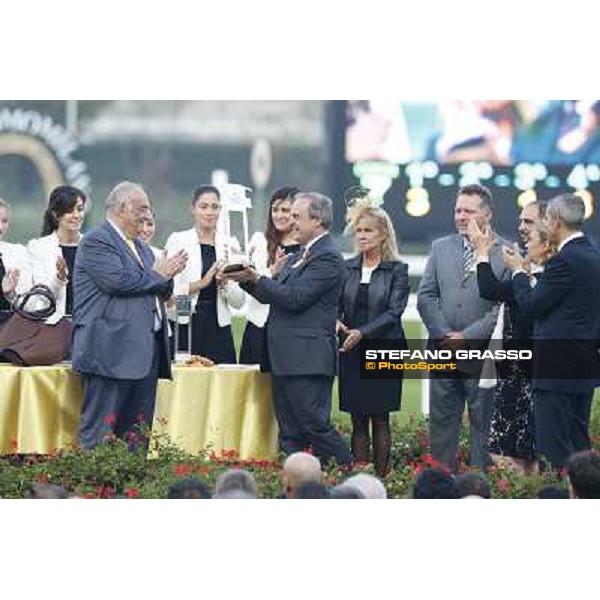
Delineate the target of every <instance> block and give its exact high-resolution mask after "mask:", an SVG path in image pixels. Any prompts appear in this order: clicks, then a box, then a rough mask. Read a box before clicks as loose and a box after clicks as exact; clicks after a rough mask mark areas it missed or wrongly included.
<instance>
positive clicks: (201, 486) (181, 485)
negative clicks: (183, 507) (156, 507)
mask: <svg viewBox="0 0 600 600" xmlns="http://www.w3.org/2000/svg"><path fill="white" fill-rule="evenodd" d="M167 498H169V499H170V500H210V499H211V498H212V495H211V493H210V488H209V487H208V486H207V485H206V484H205V483H204V482H203V481H200V479H196V478H195V477H189V478H187V479H181V480H179V481H177V482H176V483H174V484H173V485H172V486H171V487H170V488H169V491H168V493H167Z"/></svg>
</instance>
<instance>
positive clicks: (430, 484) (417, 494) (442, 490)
mask: <svg viewBox="0 0 600 600" xmlns="http://www.w3.org/2000/svg"><path fill="white" fill-rule="evenodd" d="M413 498H414V499H415V500H456V499H458V498H460V496H459V495H458V487H457V485H456V481H455V479H454V477H453V476H452V475H451V474H450V473H448V472H447V471H444V470H442V469H426V470H425V471H423V472H422V473H420V474H419V476H418V477H417V478H416V480H415V483H414V486H413Z"/></svg>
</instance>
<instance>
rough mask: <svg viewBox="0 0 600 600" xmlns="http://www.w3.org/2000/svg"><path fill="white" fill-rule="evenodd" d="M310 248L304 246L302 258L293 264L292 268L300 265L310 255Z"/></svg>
mask: <svg viewBox="0 0 600 600" xmlns="http://www.w3.org/2000/svg"><path fill="white" fill-rule="evenodd" d="M308 250H309V249H308V248H304V250H303V252H302V255H301V256H300V258H299V259H298V260H297V261H296V262H295V263H294V264H293V265H292V269H295V268H296V267H299V266H300V265H301V264H302V263H303V262H304V260H305V259H306V257H307V256H308Z"/></svg>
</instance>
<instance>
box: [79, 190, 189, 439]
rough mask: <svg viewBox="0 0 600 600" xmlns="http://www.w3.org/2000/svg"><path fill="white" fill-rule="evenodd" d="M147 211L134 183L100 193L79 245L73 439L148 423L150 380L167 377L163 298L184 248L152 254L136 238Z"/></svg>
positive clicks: (151, 394)
mask: <svg viewBox="0 0 600 600" xmlns="http://www.w3.org/2000/svg"><path fill="white" fill-rule="evenodd" d="M149 211H150V204H149V202H148V197H147V196H146V193H145V192H144V190H143V188H142V187H141V186H139V185H137V184H135V183H131V182H128V181H124V182H121V183H119V184H118V185H117V186H116V187H115V188H114V189H113V190H112V191H111V192H110V193H109V195H108V197H107V199H106V221H104V223H102V225H100V226H99V227H98V228H96V229H94V230H92V231H90V232H89V233H88V234H86V235H85V236H84V237H83V239H82V241H81V242H80V244H79V247H78V250H77V256H76V259H75V268H74V273H73V289H74V293H73V296H74V307H73V348H72V358H73V368H74V370H75V371H77V372H79V373H81V374H82V376H83V387H84V392H85V395H84V402H83V412H82V415H81V423H80V433H79V438H80V442H81V444H82V445H83V446H84V447H85V448H93V447H94V446H96V445H97V444H98V443H100V442H101V441H102V439H103V437H104V436H105V435H106V434H107V433H109V432H111V431H112V432H114V433H116V435H118V436H120V437H123V436H125V435H126V434H127V433H128V432H131V431H132V430H133V428H134V426H135V425H136V423H137V424H147V425H151V424H152V418H153V415H154V401H155V395H156V384H157V380H158V378H159V377H161V378H170V377H171V370H170V363H169V361H168V350H167V348H168V345H167V326H166V316H165V315H166V313H165V309H164V301H165V300H166V299H168V298H169V297H170V295H171V293H172V289H173V281H172V279H173V277H174V276H175V275H176V274H178V273H180V272H181V271H182V270H183V268H184V267H185V264H186V261H187V255H186V254H185V252H184V251H181V252H179V253H178V254H175V255H174V256H173V257H171V258H166V257H164V258H160V259H157V260H155V257H154V254H153V252H152V250H151V249H150V247H149V246H148V245H147V244H146V243H144V242H142V241H141V240H139V239H137V236H138V233H139V229H140V226H141V223H142V222H143V219H144V217H145V216H146V215H147V214H148V212H149Z"/></svg>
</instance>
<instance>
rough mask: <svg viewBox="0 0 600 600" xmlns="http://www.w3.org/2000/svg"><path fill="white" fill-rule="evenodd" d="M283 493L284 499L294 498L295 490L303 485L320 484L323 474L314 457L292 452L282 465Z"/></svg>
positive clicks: (319, 464)
mask: <svg viewBox="0 0 600 600" xmlns="http://www.w3.org/2000/svg"><path fill="white" fill-rule="evenodd" d="M281 476H282V480H283V492H284V495H285V497H286V498H295V497H296V490H297V489H298V487H299V486H301V485H302V484H304V483H321V482H322V480H323V472H322V471H321V463H320V462H319V459H318V458H317V457H316V456H313V455H312V454H308V453H307V452H294V454H290V455H289V456H288V457H287V458H286V459H285V462H284V463H283V471H282V475H281Z"/></svg>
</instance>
